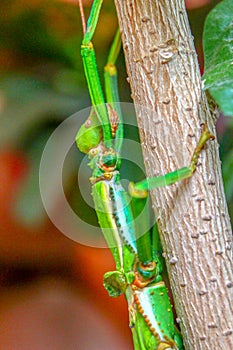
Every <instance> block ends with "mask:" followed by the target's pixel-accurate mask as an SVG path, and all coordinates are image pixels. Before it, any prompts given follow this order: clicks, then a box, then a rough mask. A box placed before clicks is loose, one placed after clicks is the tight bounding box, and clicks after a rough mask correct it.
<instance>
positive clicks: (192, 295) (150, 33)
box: [115, 0, 233, 350]
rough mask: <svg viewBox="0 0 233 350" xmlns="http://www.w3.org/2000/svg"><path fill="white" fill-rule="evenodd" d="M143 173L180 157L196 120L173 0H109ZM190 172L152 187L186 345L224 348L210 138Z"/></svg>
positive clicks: (220, 213) (226, 278) (189, 42)
mask: <svg viewBox="0 0 233 350" xmlns="http://www.w3.org/2000/svg"><path fill="white" fill-rule="evenodd" d="M115 4H116V8H117V13H118V19H119V25H120V29H121V33H122V41H123V48H124V52H125V59H126V65H127V71H128V75H129V82H130V85H131V89H132V97H133V100H134V103H135V108H136V114H137V118H138V125H139V129H140V136H141V143H142V148H143V154H144V159H145V165H146V171H147V176H148V177H150V176H155V175H158V174H160V175H161V174H165V173H167V172H169V171H173V170H175V169H177V168H179V167H182V166H185V165H188V164H189V162H190V159H191V155H192V152H193V150H194V148H195V146H196V143H197V140H198V138H199V136H200V133H201V128H200V124H201V123H203V122H206V123H207V125H208V128H209V129H210V130H211V131H213V130H215V126H214V118H213V116H212V115H211V113H210V110H209V107H208V104H207V100H206V96H205V94H203V93H202V90H201V78H200V73H199V66H198V62H197V55H196V51H195V48H194V44H193V38H192V35H191V32H190V28H189V23H188V19H187V14H186V10H185V5H184V1H183V0H176V1H171V0H160V1H159V0H146V1H145V0H124V1H122V0H115ZM198 165H199V166H198V168H197V171H196V173H195V174H194V176H193V177H192V178H191V179H188V180H185V181H182V182H179V183H177V184H175V185H172V186H170V187H165V188H161V189H157V190H155V191H153V192H152V201H153V206H154V209H155V213H156V216H157V221H158V225H159V230H160V232H161V240H162V245H163V249H164V255H165V258H166V263H167V268H168V272H169V276H170V282H171V287H172V291H173V295H174V298H175V305H176V310H177V314H178V318H179V320H180V326H181V330H182V334H183V337H184V344H185V348H186V349H190V350H194V349H199V350H200V349H201V350H205V349H206V350H207V349H208V350H216V349H232V348H233V339H232V332H233V331H232V325H231V322H232V314H233V309H232V304H231V302H230V292H231V291H232V289H231V288H232V287H233V282H232V263H231V256H230V255H231V226H230V219H229V215H228V211H227V206H226V201H225V197H224V190H223V184H222V176H221V166H220V160H219V154H218V144H217V141H215V142H212V143H211V142H208V145H207V147H206V149H205V150H204V151H203V152H202V154H201V159H200V161H199V164H198Z"/></svg>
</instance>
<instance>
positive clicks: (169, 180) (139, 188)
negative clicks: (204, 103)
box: [129, 124, 214, 198]
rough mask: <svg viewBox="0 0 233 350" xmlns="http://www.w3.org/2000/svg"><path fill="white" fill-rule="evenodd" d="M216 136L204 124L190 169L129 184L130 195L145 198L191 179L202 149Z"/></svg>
mask: <svg viewBox="0 0 233 350" xmlns="http://www.w3.org/2000/svg"><path fill="white" fill-rule="evenodd" d="M213 138H214V136H213V135H212V134H211V133H210V132H209V130H208V129H207V127H206V125H205V124H204V129H203V131H202V134H201V137H200V139H199V141H198V144H197V146H196V148H195V150H194V152H193V156H192V159H191V162H190V165H189V166H188V167H183V168H180V169H178V170H175V171H173V172H171V173H168V174H165V175H162V176H156V177H151V178H149V179H146V180H143V181H141V182H138V183H136V184H134V183H132V182H131V183H130V184H129V193H130V194H131V196H132V197H138V198H143V197H146V196H147V191H149V190H152V189H154V188H157V187H163V186H168V185H172V184H174V183H176V182H177V181H180V180H184V179H187V178H189V177H191V176H192V175H193V173H194V171H195V170H196V165H197V162H198V158H199V156H200V153H201V151H202V149H203V148H204V145H205V143H206V142H207V141H208V140H209V139H213Z"/></svg>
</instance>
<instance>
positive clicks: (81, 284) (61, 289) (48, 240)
mask: <svg viewBox="0 0 233 350" xmlns="http://www.w3.org/2000/svg"><path fill="white" fill-rule="evenodd" d="M217 2H219V1H208V0H200V1H198V0H193V1H186V5H187V8H188V10H189V18H190V24H191V27H192V32H193V35H194V38H195V44H196V48H197V51H198V55H199V61H200V68H201V70H202V71H203V55H202V47H201V36H202V30H203V24H204V20H205V17H206V15H207V13H208V12H209V11H210V9H211V8H212V7H213V6H214V5H215V4H216V3H217ZM90 3H91V1H84V0H83V4H84V6H85V11H86V13H87V14H88V11H89V7H90ZM116 27H117V20H116V14H115V9H114V4H113V1H109V0H106V1H104V5H103V10H102V12H101V18H100V21H99V23H98V28H97V31H96V35H95V38H94V41H95V48H96V52H97V59H98V65H99V68H100V71H103V67H104V64H105V61H106V57H107V54H108V49H109V46H110V44H111V40H112V38H113V36H114V32H115V30H116ZM0 28H1V31H0V294H1V304H0V348H1V349H4V350H16V349H17V350H18V349H20V350H26V349H34V350H37V349H38V350H39V349H40V350H42V349H43V350H46V349H70V350H75V349H84V350H85V349H88V350H90V349H91V350H95V349H113V350H114V349H122V350H124V349H132V342H131V336H130V330H129V329H128V315H127V307H126V304H125V301H124V298H123V297H120V298H117V299H110V298H109V297H108V295H107V292H106V291H105V290H104V288H103V286H102V276H103V274H104V272H106V271H109V270H111V269H114V264H113V261H112V257H111V254H110V253H109V251H108V250H107V249H97V248H91V247H87V246H84V245H81V244H78V243H75V242H73V241H71V240H69V239H68V238H66V237H65V236H64V235H63V234H62V233H61V232H59V231H58V229H57V228H56V227H55V226H54V225H53V224H52V223H51V221H50V220H49V218H48V217H47V215H46V212H45V210H44V208H43V204H42V201H41V198H40V192H39V175H38V171H39V164H40V159H41V155H42V152H43V149H44V146H45V144H46V141H47V140H48V138H49V136H50V135H51V133H52V132H53V131H54V130H55V129H56V127H57V126H58V125H59V124H60V123H61V122H62V121H63V120H65V118H67V117H68V116H70V115H71V114H73V113H75V112H77V111H79V110H81V109H83V108H85V107H88V106H90V101H89V96H88V91H87V86H86V81H85V77H84V74H83V66H82V62H81V59H80V44H81V39H82V30H81V22H80V16H79V10H78V6H77V1H72V0H64V1H62V0H60V1H59V0H49V1H44V2H43V1H39V0H30V1H29V0H17V1H15V0H1V2H0ZM118 67H119V68H118V71H119V86H120V95H121V101H124V102H127V101H130V91H129V87H128V84H127V82H126V76H127V75H126V72H125V66H124V58H123V54H121V55H120V58H119V60H118ZM217 130H218V137H219V142H220V155H221V160H222V168H223V177H224V183H225V189H226V196H227V200H228V205H229V211H230V215H231V217H233V204H232V198H233V180H232V169H233V157H232V155H233V141H232V132H233V118H232V117H231V118H230V117H224V116H220V118H219V120H218V122H217ZM81 157H82V155H81V154H80V153H78V151H77V154H76V153H75V152H74V155H73V158H72V159H73V160H72V166H70V167H69V168H68V169H67V170H66V171H67V179H68V180H67V182H66V184H65V185H66V186H65V187H66V188H65V192H66V195H67V197H68V198H69V200H70V203H71V204H72V207H73V209H74V210H77V211H78V210H79V208H80V206H82V208H83V212H85V213H86V212H87V214H86V215H87V216H88V215H89V216H90V217H92V219H93V218H94V221H96V218H95V214H94V213H93V211H88V210H89V208H85V207H83V204H80V203H82V202H81V200H82V199H81V197H80V193H79V190H78V188H77V181H76V176H77V169H78V165H79V162H80V161H81ZM130 176H131V175H130V174H129V178H130ZM56 207H57V208H58V207H59V203H57V202H56V200H55V199H54V208H56ZM61 215H62V213H61ZM87 220H88V218H87ZM96 222H97V221H96ZM78 229H79V228H77V230H78Z"/></svg>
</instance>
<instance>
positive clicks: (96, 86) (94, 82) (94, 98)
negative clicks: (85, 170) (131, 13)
mask: <svg viewBox="0 0 233 350" xmlns="http://www.w3.org/2000/svg"><path fill="white" fill-rule="evenodd" d="M102 2H103V1H102V0H94V2H93V5H92V8H91V12H90V16H89V18H88V22H87V29H86V31H85V32H84V37H83V41H82V45H81V55H82V59H83V65H84V71H85V75H86V79H87V84H88V89H89V93H90V98H91V102H92V105H93V106H94V108H95V111H96V114H97V116H98V118H99V121H100V123H101V126H102V129H103V139H104V144H105V146H106V147H111V145H112V132H111V125H110V123H109V117H108V112H107V108H106V105H105V100H104V95H103V90H102V86H101V83H100V78H99V74H98V67H97V64H96V56H95V51H94V47H93V44H92V42H91V40H92V37H93V35H94V32H95V29H96V25H97V22H98V18H99V13H100V9H101V6H102ZM80 10H81V11H82V7H81V6H80Z"/></svg>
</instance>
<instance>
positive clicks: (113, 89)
mask: <svg viewBox="0 0 233 350" xmlns="http://www.w3.org/2000/svg"><path fill="white" fill-rule="evenodd" d="M120 49H121V37H120V31H119V29H118V30H117V32H116V35H115V37H114V40H113V43H112V45H111V48H110V52H109V56H108V60H107V64H106V66H105V67H104V80H105V91H106V98H107V102H108V104H109V105H110V106H111V108H112V109H113V110H114V111H115V112H116V115H117V119H118V120H117V123H115V125H116V127H115V130H114V125H112V132H113V134H114V137H115V142H114V148H115V150H116V152H120V151H121V147H122V142H123V137H124V131H123V117H122V111H121V107H120V103H119V102H120V97H119V92H118V81H117V69H116V66H115V64H116V60H117V58H118V55H119V52H120ZM109 115H110V121H111V113H109ZM111 124H114V123H112V121H111Z"/></svg>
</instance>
